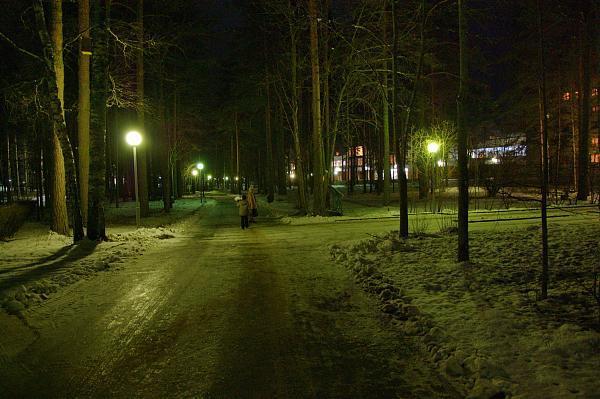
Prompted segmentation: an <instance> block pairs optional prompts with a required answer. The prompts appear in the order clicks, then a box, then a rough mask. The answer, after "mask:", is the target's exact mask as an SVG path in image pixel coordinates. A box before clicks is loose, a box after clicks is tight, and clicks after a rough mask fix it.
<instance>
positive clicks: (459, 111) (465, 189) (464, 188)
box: [456, 0, 469, 262]
mask: <svg viewBox="0 0 600 399" xmlns="http://www.w3.org/2000/svg"><path fill="white" fill-rule="evenodd" d="M466 1H467V0H458V47H459V84H458V96H457V97H456V131H457V142H458V143H457V144H458V261H459V262H464V261H468V260H469V155H468V152H467V142H468V132H467V128H466V126H465V112H464V103H465V95H466V92H465V86H466V83H467V58H466V45H467V44H466V37H467V31H466V30H467V24H466V18H465V3H466Z"/></svg>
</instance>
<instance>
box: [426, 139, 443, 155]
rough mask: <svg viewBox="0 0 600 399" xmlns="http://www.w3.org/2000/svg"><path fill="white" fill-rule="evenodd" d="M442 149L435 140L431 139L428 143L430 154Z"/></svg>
mask: <svg viewBox="0 0 600 399" xmlns="http://www.w3.org/2000/svg"><path fill="white" fill-rule="evenodd" d="M439 150H440V145H439V144H438V143H436V142H435V141H430V142H429V143H428V144H427V152H428V153H430V154H435V153H437V152H438V151H439Z"/></svg>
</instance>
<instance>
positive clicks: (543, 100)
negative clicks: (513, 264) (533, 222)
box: [537, 0, 549, 299]
mask: <svg viewBox="0 0 600 399" xmlns="http://www.w3.org/2000/svg"><path fill="white" fill-rule="evenodd" d="M542 3H543V0H538V1H537V14H538V62H539V75H538V76H539V86H538V93H539V104H540V107H539V109H540V117H539V119H540V139H541V140H540V141H541V147H542V151H541V156H542V162H541V166H542V168H541V175H542V179H541V193H542V199H541V217H542V273H541V278H540V281H541V284H542V287H541V299H546V298H547V297H548V216H547V205H548V176H549V168H548V100H547V95H546V66H545V54H544V46H545V43H544V30H543V29H544V17H543V4H542Z"/></svg>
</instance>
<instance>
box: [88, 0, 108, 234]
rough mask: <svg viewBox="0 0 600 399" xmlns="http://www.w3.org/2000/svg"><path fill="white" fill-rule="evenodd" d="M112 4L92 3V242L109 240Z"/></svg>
mask: <svg viewBox="0 0 600 399" xmlns="http://www.w3.org/2000/svg"><path fill="white" fill-rule="evenodd" d="M110 1H111V0H105V1H104V2H102V1H100V0H97V1H94V3H93V21H94V52H93V53H94V56H93V58H92V71H93V75H92V101H91V103H92V104H91V105H92V106H91V135H90V139H91V140H90V150H91V168H90V184H89V208H88V228H87V235H88V238H89V239H91V240H104V239H106V224H105V220H104V202H105V199H106V198H105V197H106V189H105V170H106V97H107V65H108V64H107V60H108V52H107V25H108V21H107V20H108V15H109V14H108V13H109V9H110V8H109V7H110Z"/></svg>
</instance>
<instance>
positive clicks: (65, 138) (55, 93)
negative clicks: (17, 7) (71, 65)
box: [33, 0, 83, 242]
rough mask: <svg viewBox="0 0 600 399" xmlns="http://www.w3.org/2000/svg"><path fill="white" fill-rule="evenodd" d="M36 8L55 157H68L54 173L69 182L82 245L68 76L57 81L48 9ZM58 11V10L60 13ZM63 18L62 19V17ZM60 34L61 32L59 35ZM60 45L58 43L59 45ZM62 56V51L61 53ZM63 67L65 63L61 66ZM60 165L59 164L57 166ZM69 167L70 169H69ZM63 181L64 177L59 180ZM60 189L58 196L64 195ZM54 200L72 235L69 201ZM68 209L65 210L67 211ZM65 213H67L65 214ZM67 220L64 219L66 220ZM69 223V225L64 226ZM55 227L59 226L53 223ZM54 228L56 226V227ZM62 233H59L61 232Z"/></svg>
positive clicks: (56, 17)
mask: <svg viewBox="0 0 600 399" xmlns="http://www.w3.org/2000/svg"><path fill="white" fill-rule="evenodd" d="M52 5H53V8H54V6H57V7H60V6H61V5H62V4H61V0H53V3H52ZM33 9H34V12H35V19H36V25H37V29H38V35H39V37H40V41H41V42H42V46H43V49H44V61H45V63H46V68H47V71H48V73H47V85H48V96H49V103H50V112H51V114H50V115H51V117H52V122H53V124H54V128H55V133H56V134H54V137H53V140H54V143H56V142H58V143H59V149H60V150H61V151H60V153H58V151H56V145H54V149H55V151H54V153H55V155H60V156H61V157H62V156H63V154H64V156H65V157H66V162H65V160H63V162H62V163H61V165H60V166H62V169H60V168H58V169H57V170H55V171H54V175H55V176H57V175H62V181H63V183H65V181H66V182H68V186H67V188H68V196H67V199H68V201H69V205H70V208H71V215H72V218H73V240H74V242H78V241H80V240H81V239H82V238H83V221H82V218H81V209H80V207H79V184H78V182H77V170H76V167H75V157H74V153H73V147H72V146H71V142H70V141H69V135H68V132H67V125H66V124H65V118H64V110H63V102H62V93H61V90H60V89H59V88H60V87H61V86H59V84H60V85H63V84H64V79H62V78H63V77H64V75H62V76H60V77H61V80H57V77H58V76H59V75H60V73H59V72H57V69H55V61H54V55H55V53H54V49H55V48H54V47H53V43H52V41H51V39H50V36H49V35H48V31H47V28H46V19H45V17H44V7H43V5H42V2H41V0H35V1H34V3H33ZM57 11H58V10H57ZM60 11H61V12H53V14H54V17H53V24H52V27H53V31H56V30H57V29H56V28H57V25H56V23H57V22H58V20H59V19H60V20H62V9H61V10H60ZM59 16H60V18H59ZM59 26H60V31H61V32H60V34H59V35H57V36H60V41H61V42H62V21H60V23H59ZM55 33H58V32H55ZM55 44H56V42H55ZM60 48H61V49H62V43H61V45H60ZM59 54H60V55H61V56H62V52H60V53H59ZM61 65H62V64H61ZM55 165H56V163H55ZM65 167H66V169H65ZM65 172H66V175H67V176H66V180H65ZM57 180H60V177H59V179H57ZM54 186H57V184H54ZM59 188H60V187H59ZM60 190H62V192H63V193H65V191H66V190H65V185H64V184H63V186H62V188H60ZM60 190H59V192H58V193H60ZM57 195H59V194H57V191H54V192H53V193H52V197H53V198H54V197H56V196H57ZM53 201H55V202H59V201H61V202H62V204H63V206H62V207H60V209H58V211H59V212H58V213H55V215H56V216H57V217H58V219H59V220H60V222H61V223H60V224H61V226H60V227H61V228H64V227H65V226H64V225H66V230H67V231H66V232H65V233H64V234H66V233H68V216H67V209H66V206H65V205H66V204H65V199H64V196H62V197H60V198H58V199H54V200H53ZM63 208H64V209H63ZM63 212H64V213H63ZM63 219H64V220H63ZM62 222H65V223H62ZM53 224H55V223H53ZM53 227H54V226H53ZM57 232H58V231H57Z"/></svg>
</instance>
